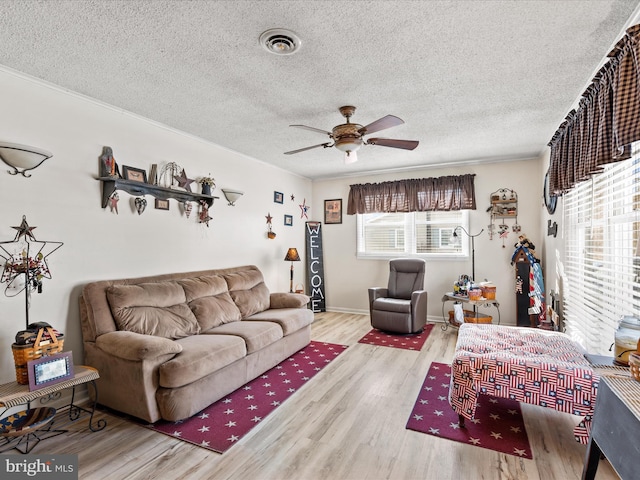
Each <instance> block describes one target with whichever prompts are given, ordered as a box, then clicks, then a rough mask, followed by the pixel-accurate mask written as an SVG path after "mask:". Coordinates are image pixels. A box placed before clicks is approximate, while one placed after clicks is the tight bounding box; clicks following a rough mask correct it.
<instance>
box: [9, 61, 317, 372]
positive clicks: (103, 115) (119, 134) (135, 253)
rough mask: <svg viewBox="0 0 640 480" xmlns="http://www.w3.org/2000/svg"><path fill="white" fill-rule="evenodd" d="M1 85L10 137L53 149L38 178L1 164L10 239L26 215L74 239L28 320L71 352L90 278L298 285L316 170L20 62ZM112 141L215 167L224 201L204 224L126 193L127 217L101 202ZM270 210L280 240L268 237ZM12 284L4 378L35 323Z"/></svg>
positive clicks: (133, 155) (122, 155)
mask: <svg viewBox="0 0 640 480" xmlns="http://www.w3.org/2000/svg"><path fill="white" fill-rule="evenodd" d="M0 92H1V93H0V98H2V101H1V102H0V103H1V104H2V109H1V111H0V132H1V134H0V135H1V137H0V139H2V140H5V141H8V142H13V143H23V144H27V145H33V146H37V147H40V148H44V149H46V150H49V151H51V152H53V154H54V156H53V158H51V159H49V160H47V161H46V162H45V163H44V164H43V165H41V166H40V167H39V168H37V169H36V170H34V171H33V172H32V177H31V178H24V177H22V176H20V175H18V176H11V175H9V174H7V173H6V170H7V169H6V168H4V164H3V163H1V162H0V205H1V207H0V241H4V240H12V239H13V238H14V237H15V234H16V231H15V230H14V229H12V228H11V227H12V226H16V225H20V222H21V219H22V216H23V215H26V217H27V221H28V222H29V225H31V226H36V227H37V228H36V229H35V230H34V232H33V233H34V235H35V237H36V238H37V239H38V240H55V241H62V242H64V246H63V247H62V248H61V249H60V250H58V251H57V252H55V253H54V254H53V255H51V257H50V258H49V266H50V267H51V270H52V274H53V279H51V280H45V281H44V291H43V293H42V294H34V295H33V300H32V307H31V309H30V320H31V321H46V322H49V323H50V324H52V325H53V326H54V327H56V328H57V329H59V330H61V331H63V332H64V333H65V337H66V340H65V350H66V351H68V350H72V351H73V353H74V359H75V362H76V363H81V362H82V340H81V334H80V326H79V319H78V306H77V305H78V295H79V293H80V290H81V288H82V285H83V284H85V283H87V282H89V281H92V280H97V279H108V278H126V277H133V276H143V275H152V274H156V273H168V272H176V271H189V270H200V269H208V268H222V267H230V266H236V265H245V264H255V265H258V267H260V268H261V270H262V271H263V273H264V276H265V280H266V283H267V285H268V287H269V288H270V290H271V291H288V289H289V266H290V265H289V263H288V262H284V260H283V259H284V255H285V253H286V249H287V248H288V247H294V246H295V247H297V248H299V249H300V252H301V254H303V252H304V220H301V219H300V208H299V207H298V204H299V203H302V201H303V199H305V198H306V199H307V204H309V205H311V206H312V210H311V212H313V211H314V210H315V208H314V205H313V203H312V202H311V198H312V195H311V188H312V185H311V182H310V181H309V180H308V179H305V178H302V177H299V176H296V175H292V174H290V173H288V172H285V171H282V170H280V169H276V168H274V167H271V166H268V165H267V164H264V163H262V162H259V161H256V160H253V159H250V158H247V157H245V156H242V155H240V154H237V153H235V152H232V151H229V150H226V149H224V148H221V147H219V146H216V145H213V144H210V143H207V142H205V141H202V140H200V139H197V138H194V137H190V136H187V135H184V134H181V133H179V132H176V131H174V130H171V129H169V128H166V127H163V126H162V125H158V124H155V123H153V122H150V121H146V120H144V119H141V118H139V117H135V116H133V115H130V114H128V113H126V112H122V111H119V110H117V109H113V108H110V107H108V106H105V105H101V104H98V103H95V102H93V101H90V100H88V99H85V98H83V97H81V96H79V95H76V94H72V93H68V92H65V91H62V90H60V89H57V88H54V87H51V86H47V85H45V84H42V83H40V82H37V81H34V80H31V79H28V78H26V77H23V76H21V75H18V74H16V73H14V72H12V71H10V70H0ZM229 128H234V126H233V125H230V126H229ZM238 128H239V127H238ZM105 145H108V146H111V147H112V148H113V151H114V156H115V158H116V161H117V162H118V163H119V164H120V166H122V165H129V166H133V167H137V168H142V169H145V170H146V171H147V172H148V170H149V168H150V166H151V164H152V163H157V164H158V166H159V168H160V167H161V166H162V165H163V164H165V163H167V162H170V161H175V162H178V163H179V164H180V165H182V166H183V167H184V168H185V169H186V172H187V174H188V176H189V177H190V178H196V177H200V176H205V175H208V174H211V175H212V176H213V177H215V178H216V180H217V187H218V189H217V190H216V191H214V195H219V196H220V197H221V199H220V200H218V201H216V202H215V204H214V206H213V208H212V209H211V211H210V212H211V216H212V217H213V220H212V221H211V222H210V227H209V228H207V227H206V226H204V225H202V224H198V223H197V222H196V218H197V213H196V209H195V208H194V211H193V213H192V215H191V218H190V219H186V218H185V217H184V216H183V215H182V214H181V210H180V209H179V208H178V204H177V203H176V202H175V201H174V200H171V201H170V210H169V211H162V210H155V209H154V207H153V198H151V197H147V202H148V206H147V209H146V211H145V212H144V213H143V214H142V215H141V216H139V215H138V214H137V213H134V211H133V208H132V201H133V197H131V196H129V195H128V194H126V193H122V192H121V193H120V203H119V211H120V213H119V214H118V215H116V214H114V213H111V212H110V210H109V208H106V209H102V208H101V183H100V182H98V181H97V180H95V178H96V177H97V176H98V157H99V156H100V154H101V152H102V147H103V146H105ZM225 187H228V188H236V189H239V190H243V191H244V192H245V195H244V196H243V197H242V198H241V199H240V200H239V201H238V202H237V204H236V206H235V207H230V206H227V202H226V201H225V200H224V197H223V195H222V192H220V188H225ZM274 190H276V191H279V192H282V193H283V194H284V200H285V201H284V204H282V205H280V204H275V203H273V192H274ZM292 194H293V195H295V202H293V201H291V199H290V197H291V195H292ZM320 210H321V208H320ZM268 213H270V214H271V215H272V216H273V230H274V232H275V233H276V234H277V237H276V239H274V240H269V239H267V237H266V232H267V225H266V218H265V217H266V215H267V214H268ZM285 213H286V214H290V215H292V216H293V218H294V224H293V226H292V227H285V226H284V224H283V217H284V214H285ZM303 273H304V269H303V268H297V269H296V278H295V282H296V283H302V282H303V281H304V277H303ZM5 285H6V284H0V288H1V290H0V312H1V313H0V324H1V326H2V328H1V329H0V345H1V346H2V348H1V349H0V351H1V353H0V382H5V381H9V380H12V379H13V378H14V364H13V357H12V354H11V348H10V346H11V343H13V341H14V335H15V333H16V332H17V331H19V330H21V329H23V328H24V324H25V312H24V298H25V297H24V294H21V295H20V296H18V297H15V298H8V297H6V296H5V295H4V287H5Z"/></svg>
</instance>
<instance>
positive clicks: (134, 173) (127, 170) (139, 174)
mask: <svg viewBox="0 0 640 480" xmlns="http://www.w3.org/2000/svg"><path fill="white" fill-rule="evenodd" d="M122 176H123V178H124V179H125V180H131V181H132V182H141V183H147V172H145V171H144V170H142V169H141V168H134V167H129V166H127V165H123V166H122Z"/></svg>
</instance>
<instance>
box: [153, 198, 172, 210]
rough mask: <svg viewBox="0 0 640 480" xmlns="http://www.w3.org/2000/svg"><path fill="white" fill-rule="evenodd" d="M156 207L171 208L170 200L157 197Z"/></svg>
mask: <svg viewBox="0 0 640 480" xmlns="http://www.w3.org/2000/svg"><path fill="white" fill-rule="evenodd" d="M155 205H156V208H157V209H158V210H169V200H164V199H162V198H156V204H155Z"/></svg>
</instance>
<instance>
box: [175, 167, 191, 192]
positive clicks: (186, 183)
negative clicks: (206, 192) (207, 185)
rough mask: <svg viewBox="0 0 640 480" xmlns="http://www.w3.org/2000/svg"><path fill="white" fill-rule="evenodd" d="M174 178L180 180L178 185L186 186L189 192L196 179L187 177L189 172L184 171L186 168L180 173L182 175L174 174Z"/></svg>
mask: <svg viewBox="0 0 640 480" xmlns="http://www.w3.org/2000/svg"><path fill="white" fill-rule="evenodd" d="M173 178H175V179H176V180H177V181H178V186H179V187H180V188H184V189H185V190H186V191H187V192H190V191H191V184H192V183H193V182H194V181H195V180H193V179H192V178H187V174H186V172H185V171H184V168H183V169H182V173H180V175H179V176H178V175H174V176H173Z"/></svg>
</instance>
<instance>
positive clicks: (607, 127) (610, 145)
mask: <svg viewBox="0 0 640 480" xmlns="http://www.w3.org/2000/svg"><path fill="white" fill-rule="evenodd" d="M608 57H609V61H608V62H607V63H606V64H605V65H604V66H603V67H602V68H601V69H600V71H599V72H598V73H597V74H596V76H595V77H594V79H593V81H592V83H591V85H589V87H587V89H586V90H585V92H584V93H583V94H582V98H581V99H580V102H579V105H578V107H577V109H575V110H571V112H569V114H568V115H567V116H566V118H565V120H564V122H562V124H561V125H560V127H559V128H558V130H557V131H556V133H555V134H554V135H553V137H552V138H551V141H550V142H549V147H551V154H550V166H549V187H550V188H549V189H550V191H551V193H553V194H555V195H562V194H564V193H566V192H567V191H569V190H570V189H571V188H573V187H574V186H575V184H576V183H578V182H581V181H583V180H586V179H588V178H589V177H590V176H591V175H593V174H594V173H598V172H600V171H602V168H603V165H606V164H608V163H613V162H619V161H621V160H626V159H628V158H629V157H630V156H631V143H632V142H635V141H637V140H640V25H635V26H633V27H631V28H629V29H627V31H626V34H625V36H624V38H622V39H621V40H620V41H619V42H618V43H617V44H616V46H615V47H614V49H613V50H612V51H611V52H610V53H609V55H608Z"/></svg>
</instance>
